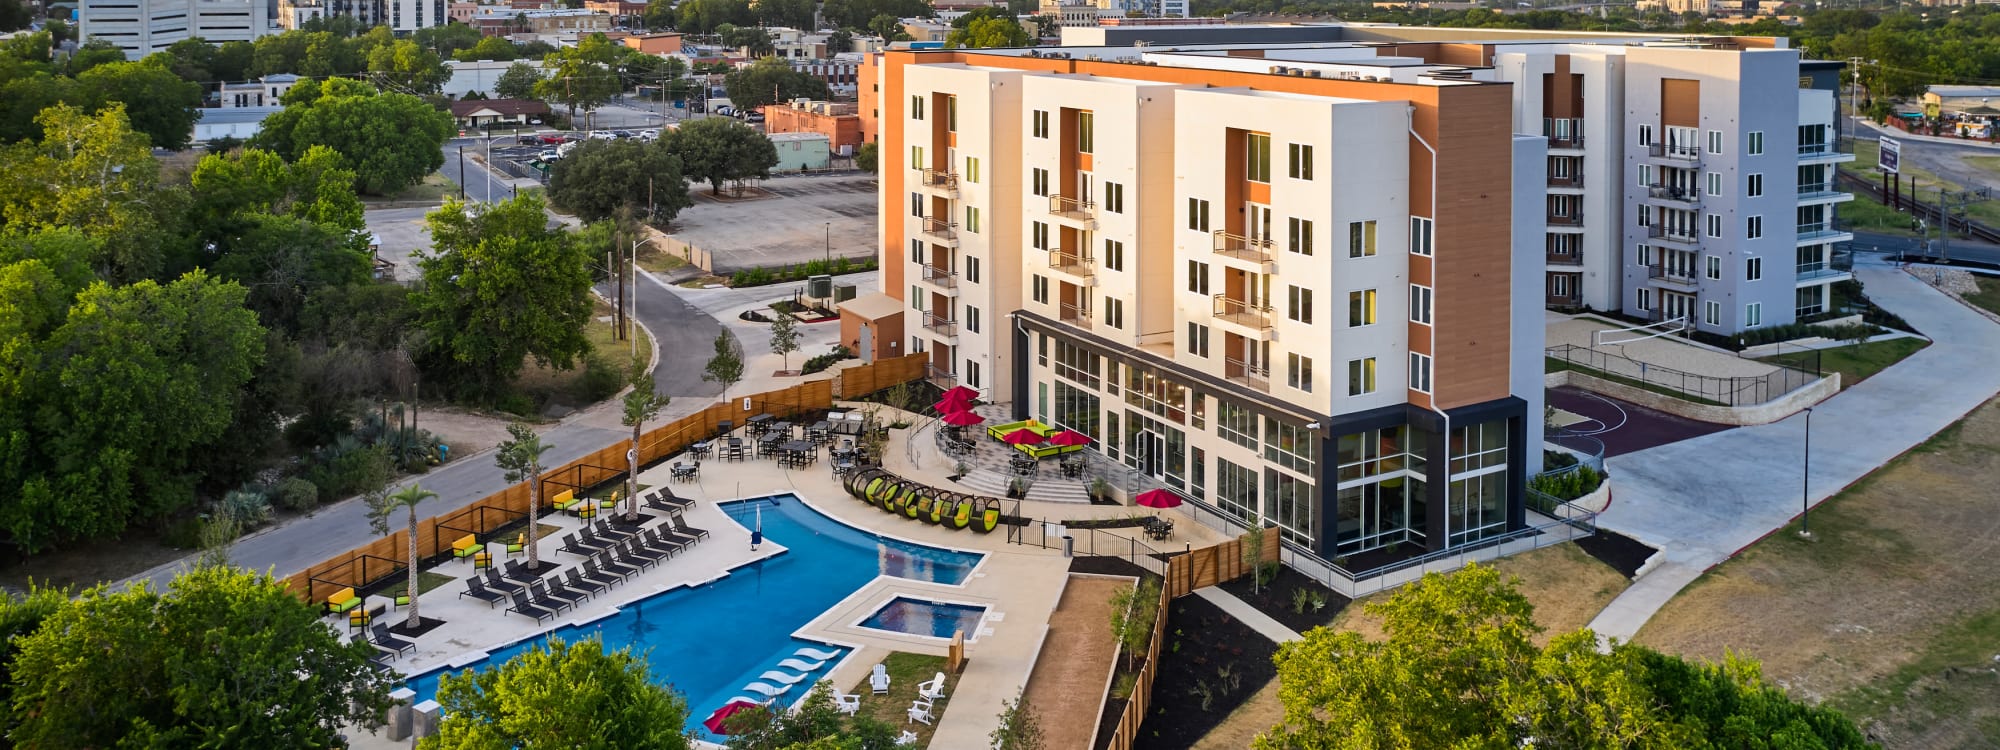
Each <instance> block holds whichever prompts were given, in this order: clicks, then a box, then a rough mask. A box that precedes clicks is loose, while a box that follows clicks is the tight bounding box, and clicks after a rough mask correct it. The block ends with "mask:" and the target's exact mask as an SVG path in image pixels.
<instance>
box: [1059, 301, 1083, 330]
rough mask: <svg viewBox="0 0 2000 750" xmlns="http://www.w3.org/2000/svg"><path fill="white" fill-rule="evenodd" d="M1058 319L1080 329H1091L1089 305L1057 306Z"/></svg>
mask: <svg viewBox="0 0 2000 750" xmlns="http://www.w3.org/2000/svg"><path fill="white" fill-rule="evenodd" d="M1057 312H1058V313H1059V314H1058V316H1057V317H1058V318H1059V319H1060V320H1061V321H1062V322H1064V323H1068V324H1070V325H1073V326H1076V327H1078V328H1089V327H1090V306H1089V305H1057Z"/></svg>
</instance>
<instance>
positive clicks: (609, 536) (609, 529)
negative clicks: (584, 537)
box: [593, 520, 638, 542]
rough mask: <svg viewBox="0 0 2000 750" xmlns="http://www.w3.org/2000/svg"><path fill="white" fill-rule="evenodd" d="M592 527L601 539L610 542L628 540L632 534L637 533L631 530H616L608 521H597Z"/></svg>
mask: <svg viewBox="0 0 2000 750" xmlns="http://www.w3.org/2000/svg"><path fill="white" fill-rule="evenodd" d="M593 526H594V528H595V529H596V531H597V535H598V536H600V537H603V538H604V539H605V540H607V541H612V542H616V541H619V540H621V539H626V538H629V537H631V536H632V535H633V534H636V533H638V532H637V531H634V530H632V529H621V528H618V527H617V526H616V525H614V524H612V523H611V522H610V521H609V520H604V521H598V522H597V523H596V524H593Z"/></svg>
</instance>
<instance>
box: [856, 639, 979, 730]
mask: <svg viewBox="0 0 2000 750" xmlns="http://www.w3.org/2000/svg"><path fill="white" fill-rule="evenodd" d="M882 663H883V664H885V665H888V667H889V693H888V694H887V695H875V694H874V692H873V691H871V690H870V689H869V687H868V678H866V677H863V678H861V682H859V683H857V684H855V685H853V686H852V687H850V688H849V689H848V690H847V691H846V692H849V693H853V694H855V695H859V696H861V713H860V714H859V715H861V716H866V717H869V718H872V719H875V720H876V721H880V722H883V723H886V724H888V725H889V726H892V727H895V728H896V731H897V732H902V731H903V730H909V731H913V732H916V733H917V742H916V744H914V745H911V747H919V748H921V747H929V746H930V744H931V735H932V734H933V733H935V732H936V731H937V728H936V726H935V724H931V725H925V724H919V723H917V722H914V721H910V704H911V703H914V702H916V700H917V684H918V683H923V682H929V681H930V679H931V678H932V677H935V676H937V673H939V672H943V671H944V657H942V656H929V655H926V654H909V653H903V652H901V651H898V652H895V653H892V654H889V658H887V659H883V660H882ZM957 694H958V675H955V674H954V675H945V678H944V695H945V699H944V700H942V701H939V702H938V703H937V704H936V705H934V706H932V707H931V721H933V722H936V721H937V718H938V717H941V716H944V707H945V704H946V703H949V702H951V696H953V695H957Z"/></svg>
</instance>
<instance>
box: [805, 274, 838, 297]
mask: <svg viewBox="0 0 2000 750" xmlns="http://www.w3.org/2000/svg"><path fill="white" fill-rule="evenodd" d="M806 296H807V297H811V298H813V299H826V298H828V297H831V296H833V277H832V276H826V275H820V276H809V277H807V278H806Z"/></svg>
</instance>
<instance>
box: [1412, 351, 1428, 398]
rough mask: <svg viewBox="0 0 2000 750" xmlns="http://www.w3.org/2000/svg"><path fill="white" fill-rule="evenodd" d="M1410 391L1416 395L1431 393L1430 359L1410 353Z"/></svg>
mask: <svg viewBox="0 0 2000 750" xmlns="http://www.w3.org/2000/svg"><path fill="white" fill-rule="evenodd" d="M1410 390H1413V391H1416V392H1418V393H1430V392H1431V358H1430V357H1429V356H1427V355H1423V354H1418V353H1416V352H1410Z"/></svg>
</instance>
